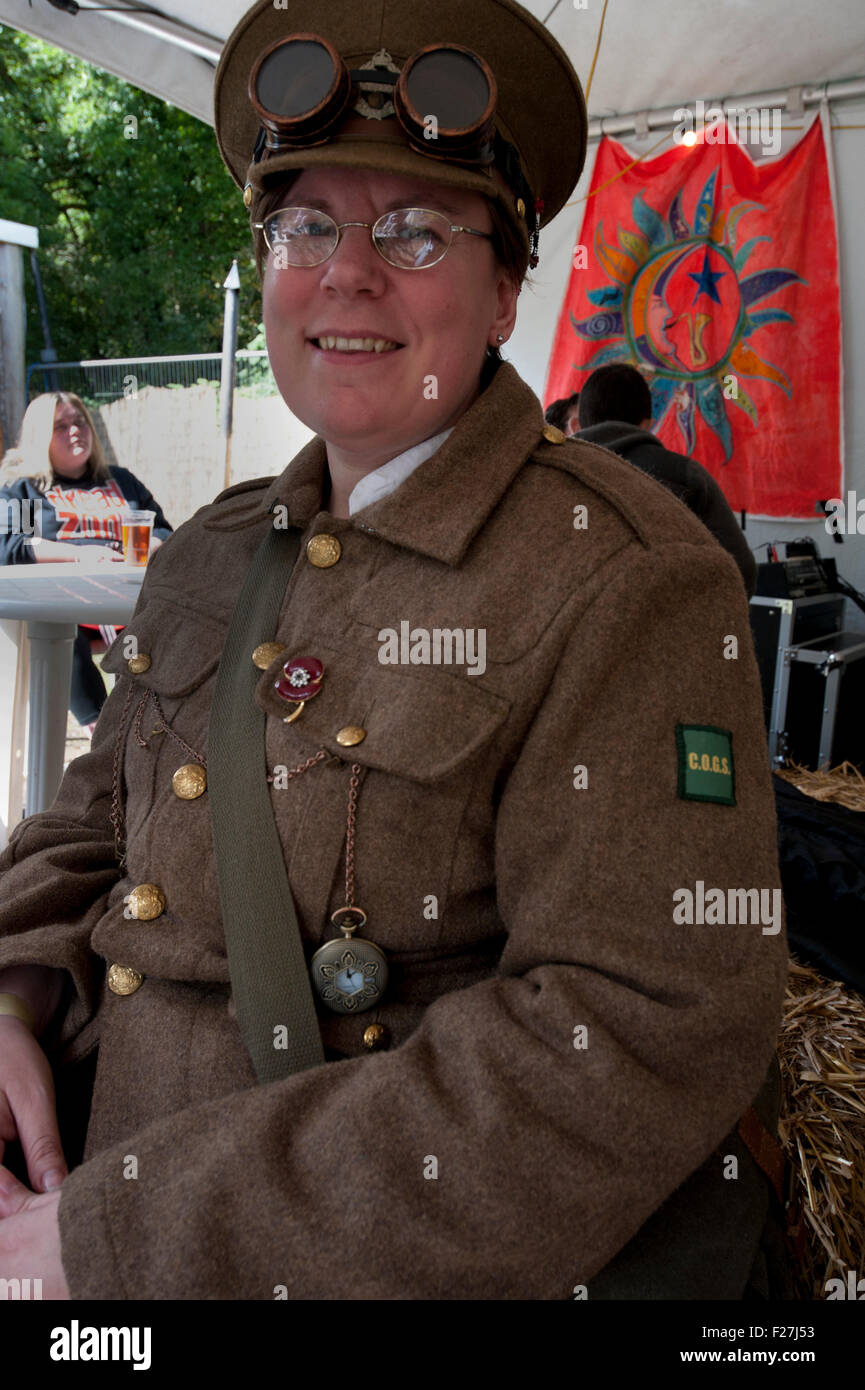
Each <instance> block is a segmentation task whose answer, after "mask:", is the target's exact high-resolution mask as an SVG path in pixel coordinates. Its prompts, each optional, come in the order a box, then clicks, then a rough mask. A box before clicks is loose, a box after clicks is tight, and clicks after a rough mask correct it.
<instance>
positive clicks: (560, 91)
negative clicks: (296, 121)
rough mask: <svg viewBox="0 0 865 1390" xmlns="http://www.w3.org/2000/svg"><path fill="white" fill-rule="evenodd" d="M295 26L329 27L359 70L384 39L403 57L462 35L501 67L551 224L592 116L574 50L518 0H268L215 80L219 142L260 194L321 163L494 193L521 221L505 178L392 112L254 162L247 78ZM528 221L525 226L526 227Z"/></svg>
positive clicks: (246, 20)
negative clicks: (425, 137) (455, 160)
mask: <svg viewBox="0 0 865 1390" xmlns="http://www.w3.org/2000/svg"><path fill="white" fill-rule="evenodd" d="M292 33H314V34H316V33H317V34H321V35H322V36H323V37H324V38H326V39H328V40H329V41H330V42H331V43H332V44H333V45H334V47H335V48H336V49H337V51H338V52H339V53H340V55H341V56H342V58H343V59H344V61H345V62H346V64H347V66H348V67H350V68H356V67H360V66H361V65H362V64H363V63H365V62H367V61H368V60H369V59H370V58H372V57H373V55H374V54H375V53H377V52H378V51H379V50H380V49H382V48H385V49H387V51H388V52H389V53H390V55H391V57H392V58H393V61H394V62H395V63H396V64H397V65H398V66H401V65H402V63H404V62H405V61H406V60H407V59H408V58H409V57H411V55H412V54H414V53H417V51H418V50H419V49H421V48H424V47H425V46H426V45H427V44H433V43H457V44H462V45H463V46H465V47H466V48H470V49H473V50H474V51H475V52H476V53H478V54H479V55H480V56H481V57H482V58H483V59H484V60H485V61H486V62H487V63H488V64H489V66H490V67H491V68H492V71H493V74H494V76H495V79H496V83H497V86H498V102H497V106H496V126H497V129H498V130H499V131H500V133H501V134H502V135H503V136H504V138H505V139H506V140H508V141H510V143H511V144H512V145H514V146H515V147H516V149H517V151H518V153H519V156H520V161H521V163H522V167H523V172H524V174H525V176H526V178H527V180H528V183H529V187H530V188H531V191H532V194H533V196H534V197H535V198H536V199H541V200H542V201H543V210H542V211H541V212H540V215H539V222H540V225H541V226H544V225H546V223H547V222H549V221H550V220H551V219H552V218H553V217H554V216H555V214H556V213H557V212H558V211H559V209H560V208H561V207H563V206H564V204H565V203H566V202H567V200H568V197H569V195H570V193H571V192H572V190H573V188H574V185H575V184H576V182H577V179H578V178H579V176H580V172H581V170H582V167H583V162H584V160H585V154H586V139H587V133H588V119H587V115H586V103H585V99H584V97H583V91H582V88H581V86H580V82H579V78H578V77H577V74H576V73H575V71H574V69H573V67H572V65H571V62H570V60H569V58H568V56H567V54H566V53H565V51H564V49H563V48H562V47H561V46H560V45H559V44H558V43H557V42H556V40H555V39H554V38H553V37H552V35H551V34H550V33H549V32H548V31H547V29H545V28H544V26H543V25H542V24H541V23H540V21H539V20H537V19H535V18H534V17H533V16H532V15H531V14H529V12H528V10H526V9H524V8H523V6H522V5H519V4H517V3H515V0H285V3H284V4H283V5H277V4H276V3H274V0H259V3H258V4H256V5H254V6H253V7H252V9H250V10H249V11H248V12H247V13H246V14H245V15H244V17H243V19H241V21H240V23H239V24H238V25H237V27H236V28H235V30H234V32H233V33H232V34H231V35H230V36H229V38H228V39H227V40H226V43H225V47H224V49H223V51H222V56H221V58H220V62H219V67H218V68H217V72H216V79H215V85H214V104H215V126H216V138H217V141H218V143H219V150H220V153H221V155H222V158H223V159H224V161H225V163H226V165H227V166H228V169H229V171H230V173H231V175H232V178H233V179H234V181H235V183H236V184H237V185H238V187H239V188H243V187H244V186H245V185H246V184H247V182H248V183H250V184H251V185H252V189H253V196H254V198H255V201H256V202H257V201H258V198H259V196H260V194H261V192H262V191H263V189H264V188H265V187H266V186H267V182H268V181H269V179H270V178H271V176H272V175H274V174H277V173H280V172H282V171H283V170H287V169H303V168H311V167H314V166H321V165H335V166H343V167H344V166H346V165H348V166H352V167H355V168H367V169H382V170H384V171H386V172H388V173H397V174H409V175H412V174H413V175H415V176H416V177H420V178H425V179H431V180H432V181H433V182H437V183H444V184H449V185H451V186H455V187H458V188H466V189H469V190H471V191H473V192H476V193H483V194H486V195H487V196H488V197H489V196H493V197H496V198H497V199H498V200H499V202H500V203H501V204H502V205H503V207H504V209H505V211H506V212H507V213H508V214H509V216H510V217H511V219H512V220H514V221H517V220H518V219H517V216H516V213H515V211H514V199H513V197H512V196H510V195H509V193H508V192H507V191H506V190H505V189H504V188H503V186H502V180H501V178H500V177H498V176H497V175H494V174H493V173H492V172H490V171H488V170H483V169H469V168H465V167H462V166H460V165H456V164H449V163H447V162H445V161H441V160H437V159H430V158H428V157H426V156H424V155H422V154H418V153H416V152H415V151H414V150H413V149H412V148H411V147H410V146H409V145H408V143H407V142H406V141H405V139H404V138H403V136H402V134H401V132H400V131H399V127H398V125H397V122H396V121H395V120H394V119H387V120H383V121H375V120H363V121H360V120H358V118H357V117H356V116H354V114H353V113H352V116H351V117H350V118H349V120H348V122H347V126H348V129H347V130H343V129H342V128H339V130H338V132H337V135H336V138H335V139H334V140H331V141H329V142H328V143H327V144H325V145H319V146H315V147H312V148H307V149H301V150H295V151H291V152H289V151H282V152H280V153H278V154H273V153H270V154H268V155H267V156H266V157H265V158H264V159H263V160H262V161H261V163H259V164H257V165H253V164H252V154H253V148H254V146H255V142H256V137H257V136H258V132H259V119H258V116H257V114H256V112H255V110H254V108H253V106H252V103H251V101H250V99H249V92H248V84H249V75H250V72H251V71H252V67H253V65H254V63H255V60H256V59H257V58H258V57H259V55H260V54H261V53H262V52H263V50H264V49H265V48H267V47H268V46H269V45H270V44H272V43H275V42H276V40H277V39H279V38H281V37H283V36H286V35H288V34H292ZM524 226H525V224H523V227H524Z"/></svg>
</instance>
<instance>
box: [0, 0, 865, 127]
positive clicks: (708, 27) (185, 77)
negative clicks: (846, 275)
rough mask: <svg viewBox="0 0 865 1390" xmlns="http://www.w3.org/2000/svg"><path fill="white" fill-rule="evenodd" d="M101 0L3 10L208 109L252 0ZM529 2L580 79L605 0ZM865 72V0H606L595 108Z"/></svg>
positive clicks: (0, 5)
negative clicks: (106, 0) (74, 9)
mask: <svg viewBox="0 0 865 1390" xmlns="http://www.w3.org/2000/svg"><path fill="white" fill-rule="evenodd" d="M101 2H102V0H78V3H79V12H78V14H77V15H72V14H68V13H66V12H65V11H64V10H63V9H62V8H61V7H60V6H61V5H62V3H63V0H55V3H52V0H0V22H5V23H8V24H11V25H12V26H13V27H14V28H16V29H23V30H24V31H26V32H27V33H30V34H37V35H38V36H39V37H40V38H44V39H47V40H48V41H49V42H50V43H53V44H56V45H57V46H58V47H60V48H65V49H67V50H68V51H69V52H71V53H77V54H78V56H79V57H81V58H86V59H87V60H88V61H89V62H92V63H95V64H97V65H98V66H99V67H102V68H105V69H107V71H108V72H113V73H115V74H116V75H117V76H118V77H123V78H125V79H126V80H127V81H129V82H132V83H134V84H135V86H137V87H141V88H143V89H144V90H145V91H148V92H153V93H155V95H157V96H160V97H163V98H164V99H165V100H166V101H171V102H173V103H174V105H176V106H180V107H182V108H183V109H184V110H187V111H190V112H192V114H193V115H195V116H199V117H200V118H201V119H202V120H205V121H210V120H211V85H212V74H213V68H214V67H215V65H216V60H217V58H218V55H219V50H220V47H221V44H222V42H223V41H224V40H225V38H227V36H228V34H230V32H231V30H232V29H233V28H234V25H235V24H236V23H237V21H238V19H239V18H240V16H241V15H242V14H243V13H244V12H245V11H246V10H247V9H248V8H249V5H248V3H247V0H161V3H159V4H157V5H154V6H151V5H143V4H138V3H130V0H125V7H124V8H120V9H118V10H116V11H109V12H100V11H99V10H97V9H96V8H95V7H96V6H97V5H99V4H100V3H101ZM367 2H368V3H374V0H367ZM115 3H117V4H118V5H123V4H124V0H115ZM358 3H359V4H361V3H364V0H358ZM416 3H418V4H422V3H426V0H416ZM466 3H468V4H471V3H472V0H466ZM526 8H527V9H529V10H530V11H531V12H532V13H533V14H534V15H536V16H537V17H538V18H539V19H541V20H543V21H544V22H545V23H546V24H547V26H548V28H549V29H550V32H551V33H552V34H553V35H554V36H555V37H556V38H557V39H558V41H559V43H561V45H562V46H563V48H564V49H565V50H566V52H567V53H568V55H569V57H570V58H571V60H572V62H573V64H574V66H575V68H576V70H577V72H578V73H579V74H580V76H581V77H582V78H583V80H584V81H585V79H586V76H587V74H588V72H589V69H590V67H591V62H592V55H593V52H594V48H595V43H596V39H597V33H598V25H599V21H600V15H601V3H600V0H579V3H578V0H558V3H554V0H527V4H526ZM863 73H865V22H863V18H862V4H861V0H831V3H824V4H822V5H815V4H814V3H813V0H762V3H761V4H759V5H755V4H753V3H752V0H687V4H682V0H611V3H610V5H609V8H608V11H607V16H606V21H605V26H604V34H603V41H602V46H601V53H600V57H599V60H598V64H597V68H596V71H595V75H594V80H593V84H592V91H591V101H590V104H589V105H590V114H591V115H592V116H593V117H601V116H605V115H607V116H609V115H613V114H614V113H616V114H618V113H622V112H637V111H647V110H654V109H656V108H658V107H665V106H675V105H678V104H679V103H681V102H684V101H688V100H694V99H696V98H697V97H703V98H704V99H709V98H718V97H726V96H742V95H747V94H750V93H753V92H758V91H759V92H762V91H765V90H767V89H787V88H791V87H797V86H802V85H817V84H822V83H825V82H832V81H838V80H840V79H844V78H850V77H858V76H861V75H862V74H863ZM563 134H564V132H563Z"/></svg>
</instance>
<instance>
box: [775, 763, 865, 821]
mask: <svg viewBox="0 0 865 1390" xmlns="http://www.w3.org/2000/svg"><path fill="white" fill-rule="evenodd" d="M776 776H778V777H783V779H784V781H785V782H792V783H793V786H794V787H796V788H798V790H799V791H800V792H804V793H805V795H806V796H813V798H814V800H815V801H836V802H837V803H838V804H839V805H840V806H846V807H847V809H848V810H850V811H865V777H863V776H862V773H861V772H860V770H859V768H858V767H854V765H853V763H846V762H845V763H839V764H838V766H837V767H833V768H830V769H829V771H828V772H827V771H823V772H814V771H813V770H812V769H811V768H807V767H800V766H799V765H798V764H797V763H790V765H789V766H788V767H784V768H778V769H777V771H776Z"/></svg>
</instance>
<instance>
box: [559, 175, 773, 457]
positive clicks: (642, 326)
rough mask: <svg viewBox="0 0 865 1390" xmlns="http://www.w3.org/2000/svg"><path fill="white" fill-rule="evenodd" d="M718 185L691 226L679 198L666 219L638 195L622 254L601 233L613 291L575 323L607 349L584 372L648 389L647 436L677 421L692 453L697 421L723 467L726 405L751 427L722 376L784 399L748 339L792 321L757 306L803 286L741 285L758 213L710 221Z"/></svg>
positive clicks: (601, 253)
mask: <svg viewBox="0 0 865 1390" xmlns="http://www.w3.org/2000/svg"><path fill="white" fill-rule="evenodd" d="M717 179H718V171H717V170H716V171H715V173H713V174H712V176H711V177H710V178H709V179H708V181H707V183H706V185H705V187H704V188H703V190H702V193H701V195H700V197H699V199H698V201H697V206H696V210H695V214H694V221H693V226H691V225H690V224H689V223H688V222H687V220H686V219H685V216H684V214H683V212H682V206H681V193H677V194H676V196H675V198H674V199H673V201H672V203H671V204H670V207H669V210H668V213H667V216H666V219H664V218H663V217H662V216H661V215H660V214H659V213H658V212H656V211H655V210H654V209H653V208H650V207H649V206H648V204H647V203H646V202H645V201H644V200H643V198H642V196H641V195H640V194H638V195H637V197H636V198H634V200H633V203H632V210H633V218H634V225H635V227H636V229H637V230H636V231H631V230H628V229H626V228H622V227H620V228H619V229H618V238H619V242H620V245H619V246H613V245H611V244H610V243H609V242H607V241H606V240H605V239H604V236H603V228H602V227H601V226H599V227H598V229H597V231H596V233H595V254H596V256H597V258H598V260H599V262H600V264H601V265H603V267H604V269H605V270H606V272H607V274H608V275H609V277H610V280H611V282H612V283H611V284H610V285H608V286H604V288H602V289H600V290H593V291H592V292H591V293H590V295H589V299H590V300H591V302H592V303H593V304H596V305H597V306H598V312H596V313H594V314H591V315H590V316H589V318H586V319H583V320H582V321H580V322H577V321H576V319H575V320H574V321H573V322H574V329H575V331H576V333H577V334H578V335H579V336H580V337H581V338H584V339H588V340H590V341H592V340H593V341H596V342H597V341H600V340H602V339H603V340H609V339H612V340H613V341H612V342H608V343H607V346H606V347H603V348H601V350H600V351H599V352H597V353H596V354H595V355H594V357H593V358H592V359H591V361H589V362H586V363H585V364H583V366H582V367H581V370H582V371H585V372H590V371H594V369H595V368H596V367H600V366H603V365H604V364H605V363H607V362H631V363H633V365H635V366H636V367H638V368H639V369H640V370H642V371H644V372H645V373H646V375H647V377H649V378H650V381H651V390H652V419H653V422H654V426H653V427H654V428H655V429H656V430H657V428H658V427H659V426H660V424H661V422H662V420H663V419H664V417H665V415H666V414H667V412H668V411H670V410H672V411H674V412H675V415H676V419H677V421H678V424H679V428H680V430H681V433H682V437H683V440H684V443H685V448H686V452H688V453H690V452H691V451H692V450H693V448H694V442H695V423H694V421H695V412H696V411H699V413H700V415H701V416H702V418H703V420H704V421H705V423H706V424H707V425H708V427H709V429H710V430H712V431H713V433H714V434H715V435H716V437H717V439H718V440H719V442H720V444H721V448H722V450H723V454H724V461H725V462H727V461H728V460H729V459H730V458H731V456H732V452H733V438H732V430H731V428H730V422H729V419H728V417H727V408H728V405H730V406H738V408H739V409H740V410H744V411H745V412H746V414H747V415H749V416H750V418H751V420H752V421H753V422H754V423H755V424H756V423H757V409H756V406H755V405H754V402H753V401H752V399H751V397H750V396H749V395H748V393H747V391H746V390H745V389H744V387H743V386H742V384H741V382H739V384H738V387H737V392H736V394H735V395H734V396H732V397H731V398H730V399H729V400H728V398H727V397H726V396H725V394H724V383H725V380H726V378H727V376H728V374H730V373H733V374H735V376H736V377H737V379H738V378H740V377H760V378H762V379H763V380H765V381H771V382H773V383H774V384H775V385H776V386H779V387H780V388H781V389H782V390H784V391H785V392H786V393H787V395H789V394H790V391H791V387H790V380H789V378H788V377H787V375H786V373H784V372H782V371H781V370H780V368H778V367H775V366H773V364H772V363H771V362H766V361H764V360H763V359H762V358H761V357H759V356H758V354H757V353H756V352H755V351H754V349H753V348H752V347H751V346H750V344H749V342H748V338H749V336H750V335H751V334H752V333H754V332H755V331H756V330H757V329H758V328H763V327H765V325H766V324H769V323H782V322H790V321H791V316H790V315H789V314H787V313H785V312H784V311H783V310H780V309H763V310H760V311H756V310H754V308H753V306H754V305H755V304H757V303H758V302H759V301H760V300H762V299H766V298H768V296H769V295H771V294H774V293H775V291H776V290H779V289H781V288H783V286H785V285H789V284H792V283H793V282H795V281H799V279H800V277H799V276H798V275H797V274H796V273H795V272H794V271H792V270H783V269H771V270H761V271H757V272H756V274H753V275H745V276H743V275H742V271H743V270H744V269H745V266H746V264H747V261H748V259H749V257H750V255H751V253H752V251H753V250H754V248H755V246H756V245H757V244H758V243H759V242H761V241H763V240H765V238H764V237H752V238H751V239H750V240H748V241H746V242H745V243H744V245H742V246H741V247H738V248H737V231H738V225H739V222H740V219H742V218H743V217H744V216H745V215H746V214H747V213H748V212H749V211H750V210H751V209H753V208H756V207H757V206H758V205H757V204H756V203H748V202H746V203H740V204H738V206H736V207H734V208H731V209H730V210H729V211H728V212H722V213H719V214H718V215H717V216H716V215H715V212H714V208H715V196H716V185H717Z"/></svg>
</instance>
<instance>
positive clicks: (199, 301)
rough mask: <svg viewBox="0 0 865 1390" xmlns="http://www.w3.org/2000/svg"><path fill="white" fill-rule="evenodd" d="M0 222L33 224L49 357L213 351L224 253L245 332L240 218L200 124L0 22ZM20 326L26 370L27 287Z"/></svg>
mask: <svg viewBox="0 0 865 1390" xmlns="http://www.w3.org/2000/svg"><path fill="white" fill-rule="evenodd" d="M0 217H4V218H7V219H8V220H10V221H14V222H25V223H30V224H32V225H33V226H36V227H38V228H39V241H40V250H39V265H40V270H41V273H42V279H43V283H44V287H45V295H46V299H47V302H48V316H49V322H50V325H51V332H52V334H53V337H54V345H55V347H56V349H57V353H58V357H59V358H60V360H61V361H68V360H78V359H82V358H90V357H136V356H151V355H161V354H168V353H189V352H218V351H219V350H220V348H221V346H222V313H223V305H224V295H223V291H222V282H223V280H224V279H225V276H226V274H227V272H228V270H229V269H230V267H231V261H232V258H233V257H237V262H238V269H239V271H240V275H241V282H242V285H243V289H242V291H241V303H240V341H241V342H245V341H247V340H248V339H249V338H251V337H252V336H253V335H254V334H255V332H256V328H257V326H258V321H259V319H260V314H261V310H260V298H259V291H258V282H257V279H256V274H255V262H254V257H253V254H252V238H251V235H250V231H249V220H248V216H247V213H246V210H245V209H244V207H243V203H242V200H241V197H240V194H239V192H238V190H237V188H236V187H235V185H234V183H233V182H232V180H231V178H230V176H229V174H228V172H227V171H226V169H225V167H224V165H223V164H222V161H221V160H220V158H219V153H218V150H217V147H216V140H215V138H214V135H213V131H212V130H211V129H210V127H209V126H206V125H204V124H203V123H202V122H201V121H198V120H196V118H195V117H194V116H190V115H187V114H186V113H185V112H183V111H180V110H178V108H177V107H174V106H170V105H168V104H167V103H166V102H163V101H160V100H159V99H158V98H157V97H153V96H149V95H148V94H147V93H145V92H141V91H139V90H138V88H136V87H132V86H130V85H129V84H128V83H126V82H122V81H120V79H119V78H116V77H112V76H111V75H110V74H108V73H105V72H102V71H101V70H100V69H98V68H94V67H92V66H90V65H89V64H87V63H84V62H81V61H80V60H79V59H77V58H74V57H72V56H71V55H70V54H67V53H64V52H62V51H61V50H59V49H55V48H52V47H50V46H49V45H48V44H46V43H43V42H42V41H41V40H39V39H35V38H31V37H30V36H29V35H26V34H21V33H19V32H17V31H16V30H13V29H9V28H0ZM28 278H29V275H28ZM27 320H28V321H27V354H28V360H29V361H31V362H32V361H35V360H38V358H39V355H40V352H41V349H42V347H43V345H44V344H43V337H42V328H41V323H40V319H39V313H38V308H37V305H36V297H35V292H34V291H33V287H32V284H31V285H30V287H29V293H28V306H27Z"/></svg>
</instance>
